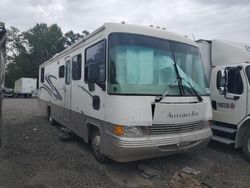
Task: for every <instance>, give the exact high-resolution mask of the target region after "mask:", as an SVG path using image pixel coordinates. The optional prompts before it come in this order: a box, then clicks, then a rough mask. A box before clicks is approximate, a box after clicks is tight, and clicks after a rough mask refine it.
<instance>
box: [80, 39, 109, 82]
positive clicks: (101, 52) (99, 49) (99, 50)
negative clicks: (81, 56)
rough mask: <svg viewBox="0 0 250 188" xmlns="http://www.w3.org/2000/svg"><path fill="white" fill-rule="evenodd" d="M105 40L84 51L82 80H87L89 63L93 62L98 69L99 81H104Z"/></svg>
mask: <svg viewBox="0 0 250 188" xmlns="http://www.w3.org/2000/svg"><path fill="white" fill-rule="evenodd" d="M105 46H106V44H105V41H101V42H99V43H97V44H95V45H93V46H91V47H89V48H87V49H86V51H85V67H84V80H85V81H86V82H87V81H88V75H89V67H90V66H89V65H90V64H94V65H95V66H97V67H98V69H99V81H100V82H103V81H105V77H106V76H105V75H106V71H105V70H106V68H105V60H106V56H105V53H106V50H105Z"/></svg>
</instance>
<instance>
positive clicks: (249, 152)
mask: <svg viewBox="0 0 250 188" xmlns="http://www.w3.org/2000/svg"><path fill="white" fill-rule="evenodd" d="M242 150H243V153H244V154H245V156H246V158H247V159H248V160H249V161H250V129H248V130H247V132H246V133H245V134H244V136H243V142H242Z"/></svg>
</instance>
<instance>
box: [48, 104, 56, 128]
mask: <svg viewBox="0 0 250 188" xmlns="http://www.w3.org/2000/svg"><path fill="white" fill-rule="evenodd" d="M48 119H49V122H50V124H51V125H55V120H54V119H53V117H52V112H51V109H50V108H49V109H48Z"/></svg>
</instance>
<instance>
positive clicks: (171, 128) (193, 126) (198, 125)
mask: <svg viewBox="0 0 250 188" xmlns="http://www.w3.org/2000/svg"><path fill="white" fill-rule="evenodd" d="M204 126H205V122H204V121H198V122H192V123H186V124H174V125H172V124H168V125H152V126H150V127H149V131H150V134H151V135H159V134H173V133H182V132H189V131H195V130H199V129H202V128H203V127H204Z"/></svg>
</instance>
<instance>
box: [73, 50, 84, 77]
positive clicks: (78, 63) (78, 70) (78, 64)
mask: <svg viewBox="0 0 250 188" xmlns="http://www.w3.org/2000/svg"><path fill="white" fill-rule="evenodd" d="M81 77H82V55H81V54H79V55H76V56H74V57H73V58H72V79H73V80H80V79H81Z"/></svg>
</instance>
